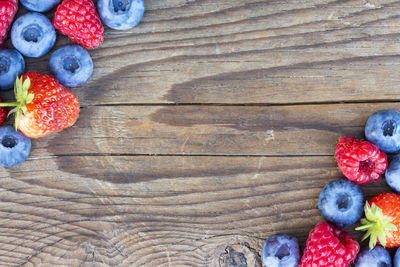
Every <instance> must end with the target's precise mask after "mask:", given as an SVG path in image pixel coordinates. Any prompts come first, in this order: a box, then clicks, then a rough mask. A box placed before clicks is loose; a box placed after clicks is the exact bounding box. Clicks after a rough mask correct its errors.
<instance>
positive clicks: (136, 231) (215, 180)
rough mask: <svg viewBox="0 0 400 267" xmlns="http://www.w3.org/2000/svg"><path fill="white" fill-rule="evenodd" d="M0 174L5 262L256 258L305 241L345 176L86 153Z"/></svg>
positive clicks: (328, 165)
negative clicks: (328, 188)
mask: <svg viewBox="0 0 400 267" xmlns="http://www.w3.org/2000/svg"><path fill="white" fill-rule="evenodd" d="M0 177H1V179H0V188H1V190H0V235H1V237H2V238H0V261H1V262H2V266H16V265H18V264H22V263H26V265H25V266H37V265H40V264H44V265H45V266H65V265H68V266H79V265H80V266H93V265H95V266H168V265H169V266H219V265H218V263H219V262H220V261H222V262H226V261H229V260H230V259H229V257H239V258H240V257H242V256H241V255H240V253H242V254H244V257H245V258H247V261H248V262H251V261H253V262H256V263H257V262H259V254H258V253H260V251H261V246H262V243H263V241H264V239H265V238H266V237H267V236H269V235H271V234H273V233H277V232H285V233H291V234H293V235H295V236H297V237H298V238H299V239H300V241H301V244H302V246H304V242H305V239H306V236H307V234H308V231H309V230H310V229H311V228H312V227H313V225H314V224H316V223H317V222H318V221H320V220H321V217H320V215H319V212H318V210H317V198H318V194H319V192H320V191H321V189H322V188H323V186H324V185H325V184H326V183H328V182H329V181H331V180H334V179H337V178H339V177H342V176H341V174H340V173H339V171H338V169H337V167H336V163H335V160H334V159H333V158H332V157H294V158H293V157H292V158H282V157H168V156H165V157H147V156H146V157H140V156H139V157H137V156H136V157H126V156H124V157H119V156H115V157H88V156H86V157H59V158H54V159H45V160H34V161H28V162H26V163H25V164H24V165H22V166H21V167H20V168H18V169H7V170H6V169H0ZM365 189H366V192H367V195H368V196H371V195H373V194H376V193H377V192H382V191H384V190H387V188H386V187H385V185H384V182H383V181H381V182H379V183H374V184H371V185H368V186H367V187H365ZM349 229H350V228H349ZM353 232H354V231H353ZM92 264H93V265H92ZM221 266H230V265H223V264H221ZM249 266H250V265H249ZM251 266H260V265H257V264H255V265H251Z"/></svg>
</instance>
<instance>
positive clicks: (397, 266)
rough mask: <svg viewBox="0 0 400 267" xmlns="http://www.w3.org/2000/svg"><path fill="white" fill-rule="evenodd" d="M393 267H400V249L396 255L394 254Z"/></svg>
mask: <svg viewBox="0 0 400 267" xmlns="http://www.w3.org/2000/svg"><path fill="white" fill-rule="evenodd" d="M393 267H400V248H398V249H397V250H396V254H394V258H393Z"/></svg>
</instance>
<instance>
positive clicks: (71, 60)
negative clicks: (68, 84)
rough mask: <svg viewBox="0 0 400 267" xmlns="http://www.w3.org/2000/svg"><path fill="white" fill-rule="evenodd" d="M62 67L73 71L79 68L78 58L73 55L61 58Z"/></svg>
mask: <svg viewBox="0 0 400 267" xmlns="http://www.w3.org/2000/svg"><path fill="white" fill-rule="evenodd" d="M63 67H64V69H65V70H67V71H69V72H72V73H75V71H76V70H77V69H79V67H80V64H79V60H78V59H77V58H76V57H74V56H68V57H64V58H63Z"/></svg>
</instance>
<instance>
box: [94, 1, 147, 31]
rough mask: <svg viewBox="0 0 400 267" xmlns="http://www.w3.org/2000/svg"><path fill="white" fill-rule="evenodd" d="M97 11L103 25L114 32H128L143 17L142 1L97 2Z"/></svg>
mask: <svg viewBox="0 0 400 267" xmlns="http://www.w3.org/2000/svg"><path fill="white" fill-rule="evenodd" d="M97 9H98V11H99V15H100V17H101V20H102V21H103V23H104V24H106V25H107V26H108V27H110V28H112V29H115V30H129V29H132V28H133V27H135V26H136V25H137V24H138V23H139V22H140V20H141V19H142V17H143V13H144V1H143V0H99V1H98V2H97Z"/></svg>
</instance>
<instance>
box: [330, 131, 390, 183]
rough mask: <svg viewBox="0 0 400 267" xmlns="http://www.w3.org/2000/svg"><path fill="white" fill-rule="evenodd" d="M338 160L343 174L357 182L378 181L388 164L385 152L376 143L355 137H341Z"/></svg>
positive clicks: (337, 148)
mask: <svg viewBox="0 0 400 267" xmlns="http://www.w3.org/2000/svg"><path fill="white" fill-rule="evenodd" d="M336 160H337V162H338V165H339V168H340V169H341V170H342V172H343V174H344V175H345V176H346V177H347V178H348V179H349V180H351V181H353V182H355V183H357V184H368V183H369V182H372V181H374V182H375V181H378V180H379V178H380V177H381V174H382V173H384V172H385V170H386V168H387V166H388V162H387V156H386V154H385V153H383V152H381V151H379V149H378V148H377V147H376V146H375V145H373V144H371V143H369V142H367V141H359V140H357V139H356V138H354V137H343V138H340V140H339V143H338V144H337V146H336Z"/></svg>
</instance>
